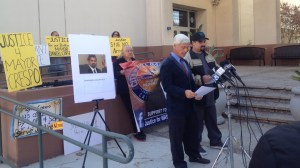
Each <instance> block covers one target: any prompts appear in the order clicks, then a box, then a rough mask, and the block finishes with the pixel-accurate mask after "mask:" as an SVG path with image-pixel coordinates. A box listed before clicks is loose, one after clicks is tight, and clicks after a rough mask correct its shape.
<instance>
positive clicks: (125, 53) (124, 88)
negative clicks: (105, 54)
mask: <svg viewBox="0 0 300 168" xmlns="http://www.w3.org/2000/svg"><path fill="white" fill-rule="evenodd" d="M134 60H135V59H134V54H133V49H132V47H131V46H129V45H125V46H124V47H123V49H122V52H121V55H120V57H119V58H118V59H117V60H116V62H114V64H113V67H114V75H115V80H116V83H117V84H116V85H117V94H118V95H120V97H121V99H122V101H123V102H124V105H125V107H126V110H127V112H128V115H129V117H130V121H131V125H132V127H133V131H134V133H135V134H134V137H135V138H136V139H137V140H140V141H145V140H146V134H145V133H144V132H143V131H140V132H138V131H137V125H136V122H135V118H134V114H133V110H132V105H131V100H130V94H129V88H128V84H127V80H126V77H125V74H124V70H123V69H122V67H121V66H120V64H122V63H124V62H130V61H134Z"/></svg>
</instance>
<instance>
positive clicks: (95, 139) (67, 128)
mask: <svg viewBox="0 0 300 168" xmlns="http://www.w3.org/2000/svg"><path fill="white" fill-rule="evenodd" d="M99 112H100V114H101V116H102V117H103V119H104V120H105V116H104V110H100V111H99ZM93 116H94V112H89V113H85V114H80V115H76V116H72V117H68V118H69V119H72V120H74V121H78V122H81V123H83V124H86V125H91V122H92V120H93ZM93 126H94V127H95V128H98V129H102V130H105V124H104V123H103V121H102V120H101V118H100V116H99V115H98V114H96V116H95V120H94V125H93ZM87 132H88V131H87V130H86V129H83V128H81V127H78V126H76V125H73V124H70V123H67V122H65V123H64V129H63V134H64V135H65V136H67V137H70V138H72V139H76V140H77V141H80V142H82V143H83V142H84V139H85V137H86V134H87ZM101 143H102V135H100V134H97V133H95V132H92V134H91V139H90V144H89V145H90V146H94V145H97V144H101ZM86 144H87V142H86ZM79 150H80V147H78V146H76V145H73V144H71V143H69V142H67V141H64V154H65V155H67V154H70V153H73V152H76V151H79Z"/></svg>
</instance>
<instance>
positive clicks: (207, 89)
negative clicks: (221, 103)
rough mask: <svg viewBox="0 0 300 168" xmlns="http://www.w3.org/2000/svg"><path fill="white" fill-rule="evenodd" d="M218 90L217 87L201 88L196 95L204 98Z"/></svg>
mask: <svg viewBox="0 0 300 168" xmlns="http://www.w3.org/2000/svg"><path fill="white" fill-rule="evenodd" d="M215 89H216V88H215V87H207V86H201V87H200V88H199V89H198V90H197V91H196V94H197V96H204V95H206V94H207V93H209V92H211V91H213V90H215Z"/></svg>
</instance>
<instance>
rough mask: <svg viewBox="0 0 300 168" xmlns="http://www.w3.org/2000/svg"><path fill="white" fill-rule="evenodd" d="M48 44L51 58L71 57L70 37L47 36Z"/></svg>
mask: <svg viewBox="0 0 300 168" xmlns="http://www.w3.org/2000/svg"><path fill="white" fill-rule="evenodd" d="M46 43H47V45H48V48H49V56H50V57H69V56H70V46H69V39H68V37H59V36H47V37H46Z"/></svg>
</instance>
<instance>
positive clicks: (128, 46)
mask: <svg viewBox="0 0 300 168" xmlns="http://www.w3.org/2000/svg"><path fill="white" fill-rule="evenodd" d="M126 48H131V49H133V48H132V46H131V45H124V46H123V48H122V50H121V54H120V55H119V57H118V58H122V57H123V56H124V52H125V49H126ZM132 58H135V55H134V53H133V52H132Z"/></svg>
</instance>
